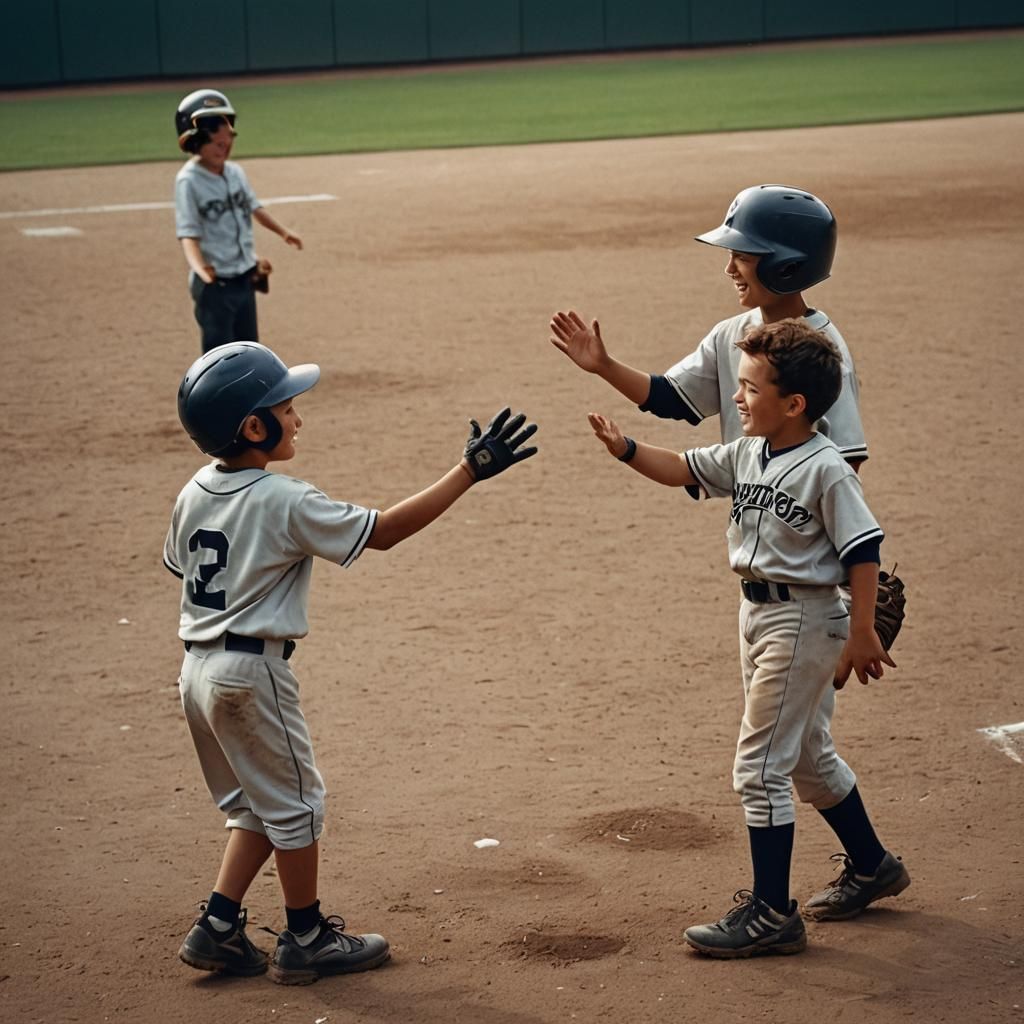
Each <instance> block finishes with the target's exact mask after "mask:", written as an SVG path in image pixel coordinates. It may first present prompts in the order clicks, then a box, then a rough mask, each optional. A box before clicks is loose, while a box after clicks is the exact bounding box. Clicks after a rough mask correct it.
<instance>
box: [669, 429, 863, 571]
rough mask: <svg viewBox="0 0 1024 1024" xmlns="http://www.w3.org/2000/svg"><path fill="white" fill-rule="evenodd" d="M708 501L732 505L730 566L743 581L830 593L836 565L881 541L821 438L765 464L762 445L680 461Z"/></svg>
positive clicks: (718, 448)
mask: <svg viewBox="0 0 1024 1024" xmlns="http://www.w3.org/2000/svg"><path fill="white" fill-rule="evenodd" d="M685 457H686V463H687V465H688V466H689V468H690V472H691V473H693V475H694V476H695V477H696V478H697V480H698V481H699V482H700V485H701V487H702V488H703V489H704V491H705V492H706V493H707V495H708V496H709V497H719V498H724V497H730V496H731V497H732V512H731V514H730V516H729V529H728V532H727V537H728V540H729V564H730V566H731V567H732V570H733V572H735V573H737V574H738V575H739V576H741V577H743V578H744V579H749V580H767V581H769V582H772V583H788V584H802V585H806V586H830V585H833V584H839V583H842V582H843V581H844V580H845V578H846V570H845V569H844V568H843V565H842V562H841V561H840V559H841V558H843V557H844V556H845V555H847V554H849V552H851V551H852V550H853V549H854V548H855V547H857V546H858V545H859V544H862V543H864V542H865V541H871V540H877V541H881V539H882V537H883V533H882V530H881V528H880V527H879V525H878V523H877V522H876V521H875V518H874V516H873V515H872V514H871V510H870V509H869V508H868V506H867V502H866V501H865V500H864V492H863V489H862V487H861V483H860V478H859V477H858V476H857V474H856V473H855V472H854V471H853V470H852V469H851V468H850V467H849V465H847V463H846V461H845V460H844V459H843V457H842V455H841V454H840V451H839V449H838V448H837V447H836V445H835V444H834V443H833V442H832V441H830V440H829V439H828V438H827V437H825V436H824V435H822V434H815V435H814V436H813V437H811V439H810V440H808V441H806V442H805V443H804V444H801V445H798V446H797V447H795V448H791V449H788V450H786V451H783V452H780V453H778V454H776V455H774V456H772V457H769V453H768V442H767V441H766V440H765V439H764V438H762V437H744V438H742V439H741V440H739V441H733V442H732V443H730V444H726V445H712V446H711V447H709V448H695V449H692V450H691V451H688V452H686V453H685Z"/></svg>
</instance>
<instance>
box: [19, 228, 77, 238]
mask: <svg viewBox="0 0 1024 1024" xmlns="http://www.w3.org/2000/svg"><path fill="white" fill-rule="evenodd" d="M21 233H22V234H23V235H28V236H29V238H67V237H69V236H72V235H80V234H81V233H82V229H81V228H69V227H60V228H22V229H21Z"/></svg>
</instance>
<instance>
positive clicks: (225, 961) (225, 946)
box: [178, 892, 268, 977]
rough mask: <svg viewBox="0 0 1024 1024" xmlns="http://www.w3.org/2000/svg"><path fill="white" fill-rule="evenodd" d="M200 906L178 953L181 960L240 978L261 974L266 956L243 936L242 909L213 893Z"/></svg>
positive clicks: (244, 913)
mask: <svg viewBox="0 0 1024 1024" xmlns="http://www.w3.org/2000/svg"><path fill="white" fill-rule="evenodd" d="M201 906H202V913H201V914H200V916H199V917H197V918H196V920H195V923H194V924H193V925H192V928H191V930H190V931H189V933H188V935H186V936H185V941H184V942H183V943H182V944H181V948H180V949H179V950H178V956H179V957H180V958H181V960H182V961H183V962H184V963H186V964H188V965H189V967H195V968H196V969H197V970H200V971H216V972H218V973H221V974H236V975H239V976H241V977H253V976H254V975H257V974H263V973H264V972H265V971H266V969H267V962H268V957H267V954H266V953H264V952H263V951H262V950H261V949H257V948H256V947H255V946H254V945H253V944H252V943H251V942H250V941H249V937H248V936H247V935H246V934H245V925H246V920H247V915H246V911H245V909H244V908H243V907H242V906H241V905H240V904H238V903H235V902H234V901H233V900H229V899H227V898H226V897H225V896H222V895H221V894H220V893H217V892H215V893H213V895H212V896H211V897H210V900H209V902H208V903H205V904H202V905H201Z"/></svg>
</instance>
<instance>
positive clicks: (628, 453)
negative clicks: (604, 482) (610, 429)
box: [615, 437, 636, 462]
mask: <svg viewBox="0 0 1024 1024" xmlns="http://www.w3.org/2000/svg"><path fill="white" fill-rule="evenodd" d="M625 440H626V450H625V451H624V452H623V453H622V454H621V455H616V456H615V457H616V458H617V459H618V460H619V462H630V461H631V460H632V458H633V456H634V455H636V441H634V440H633V438H631V437H627V438H626V439H625Z"/></svg>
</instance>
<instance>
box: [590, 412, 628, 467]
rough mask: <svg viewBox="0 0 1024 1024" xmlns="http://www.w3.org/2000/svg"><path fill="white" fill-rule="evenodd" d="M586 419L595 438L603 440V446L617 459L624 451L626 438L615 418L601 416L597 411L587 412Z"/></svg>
mask: <svg viewBox="0 0 1024 1024" xmlns="http://www.w3.org/2000/svg"><path fill="white" fill-rule="evenodd" d="M587 419H588V420H589V421H590V426H591V427H592V428H593V431H594V434H595V435H596V436H597V439H598V440H599V441H603V442H604V446H605V448H607V449H608V451H609V452H611V454H612V455H614V456H615V458H617V459H618V458H620V457H621V456H622V455H624V454H625V453H626V438H625V436H624V435H623V433H622V431H621V430H620V429H619V425H618V424H617V423H616V422H615V420H610V419H608V417H607V416H602V415H601V414H600V413H597V412H588V413H587Z"/></svg>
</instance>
